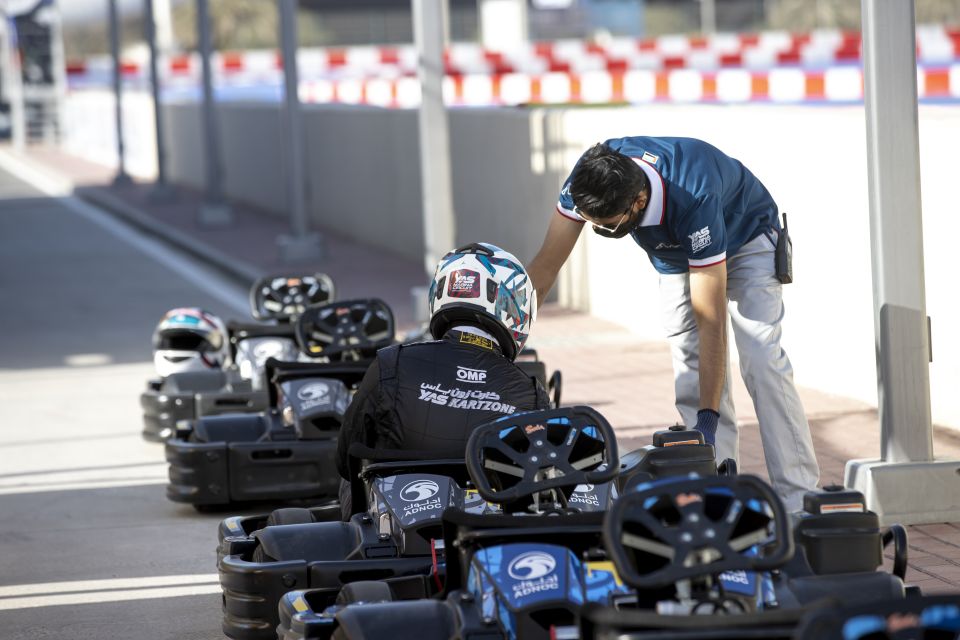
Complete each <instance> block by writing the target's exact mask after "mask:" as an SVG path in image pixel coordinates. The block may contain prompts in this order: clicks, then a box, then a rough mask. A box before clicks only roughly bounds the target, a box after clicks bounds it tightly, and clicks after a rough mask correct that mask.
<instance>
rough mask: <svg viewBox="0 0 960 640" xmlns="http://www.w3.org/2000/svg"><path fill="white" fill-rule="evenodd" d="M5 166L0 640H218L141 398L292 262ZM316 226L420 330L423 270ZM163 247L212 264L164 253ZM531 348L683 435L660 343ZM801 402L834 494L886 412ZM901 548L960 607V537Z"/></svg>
mask: <svg viewBox="0 0 960 640" xmlns="http://www.w3.org/2000/svg"><path fill="white" fill-rule="evenodd" d="M10 158H11V157H10V155H9V154H8V153H5V152H3V151H2V150H0V295H2V299H4V301H5V303H6V304H5V305H4V313H3V314H0V327H2V330H0V354H2V355H0V514H3V518H2V519H0V629H3V630H4V631H3V632H0V636H2V637H5V638H6V637H15V638H34V637H37V638H39V637H50V636H56V635H58V634H59V630H60V629H62V628H65V627H66V626H67V625H73V626H72V627H71V635H72V636H73V637H78V638H79V637H83V638H86V637H89V638H103V637H113V636H117V635H123V633H124V632H125V631H127V630H128V629H129V628H130V625H133V624H136V625H138V627H137V628H143V627H141V625H143V623H146V624H147V627H146V629H147V631H146V632H145V633H144V634H140V633H138V635H140V636H141V637H150V638H174V637H176V638H200V637H208V638H209V637H217V635H218V633H219V607H218V602H217V600H218V599H217V596H216V593H217V588H216V583H215V580H216V577H215V575H214V574H213V572H214V567H213V561H212V558H213V547H214V540H215V539H214V536H215V531H214V523H215V522H216V521H217V520H218V519H219V517H220V516H216V515H213V516H210V515H200V514H197V513H195V512H194V511H193V510H192V509H189V508H182V507H178V506H175V505H172V504H170V503H168V502H167V501H166V500H164V499H163V496H162V486H161V483H162V482H163V478H164V476H165V467H164V465H163V462H162V461H163V452H162V449H161V448H160V447H159V446H157V445H154V444H149V443H144V442H142V441H140V439H139V430H140V424H139V407H138V406H137V402H136V397H137V395H138V393H139V392H140V389H141V388H142V385H143V381H144V380H145V379H146V378H147V377H148V376H149V375H150V370H151V365H150V363H149V357H150V352H149V335H150V332H151V330H152V328H153V326H154V325H155V323H156V322H157V320H158V319H159V317H160V315H161V314H162V312H163V311H164V310H165V309H167V308H170V307H173V306H179V305H187V304H197V305H202V306H207V307H210V308H211V309H212V310H213V311H215V312H217V313H221V314H223V315H224V316H227V317H233V318H240V317H243V315H244V313H245V311H244V306H245V302H244V301H245V294H244V292H243V290H242V287H241V286H240V285H239V284H238V283H242V282H249V280H250V279H252V277H254V276H255V275H256V274H258V273H264V272H269V271H277V270H282V269H284V268H285V266H284V265H283V264H282V262H281V261H280V259H279V254H278V252H277V250H276V248H275V244H274V238H276V236H277V235H279V234H282V233H284V232H286V226H285V224H284V222H283V221H282V220H278V219H275V218H271V217H269V216H266V215H264V214H263V213H262V212H258V211H255V210H253V209H250V208H246V207H241V206H236V207H235V213H236V221H235V223H234V224H233V225H232V226H230V227H228V228H210V227H204V226H202V225H200V224H199V223H198V222H197V220H198V217H197V207H198V206H199V204H200V203H201V198H200V197H199V195H198V194H194V193H190V192H186V191H178V192H177V194H176V195H177V198H176V200H174V201H166V202H162V201H161V202H158V201H156V200H154V199H153V198H152V197H151V195H150V194H151V189H150V188H149V187H148V186H143V185H130V186H127V187H122V188H121V187H110V186H104V185H106V184H107V183H108V182H109V179H110V178H111V177H112V176H111V173H110V172H109V171H107V170H105V169H103V168H101V167H97V166H95V165H90V164H88V163H84V162H82V161H79V160H76V159H73V158H69V157H66V156H63V155H61V154H59V153H57V152H55V151H52V150H32V151H31V152H30V154H29V156H28V157H27V158H26V159H25V160H24V159H20V160H17V161H16V162H13V161H11V159H10ZM11 172H12V173H15V174H16V175H18V176H21V177H25V178H29V179H30V181H31V182H32V183H35V184H37V185H40V186H42V187H44V188H46V189H47V190H48V192H49V193H53V194H57V193H64V192H65V190H68V189H70V188H71V187H72V186H73V185H77V186H78V187H82V188H81V189H80V190H79V191H78V194H80V195H82V197H83V198H84V200H86V201H87V202H97V203H100V204H101V205H104V206H105V207H107V208H109V209H110V210H111V211H112V213H113V214H114V215H115V216H116V218H112V217H108V216H105V215H104V214H103V213H102V212H99V211H97V210H96V209H95V208H93V207H91V206H89V205H85V204H84V203H83V202H80V201H78V200H76V199H64V198H51V197H48V195H47V194H44V193H41V192H39V191H37V190H36V189H34V188H33V187H31V186H29V185H28V184H26V183H24V182H23V181H21V180H19V179H17V178H15V177H13V175H12V173H11ZM84 185H86V186H85V187H84ZM116 220H123V221H124V224H119V223H117V222H116ZM129 225H132V226H129ZM131 229H135V230H136V232H133V231H131ZM321 231H322V232H323V234H324V237H325V239H326V243H325V244H326V249H327V252H326V255H325V257H324V258H323V259H322V260H319V261H316V262H314V263H309V264H304V265H297V268H302V269H310V270H314V269H316V270H322V271H324V272H326V273H328V274H329V275H331V276H332V277H333V279H334V281H335V282H336V283H337V285H338V288H339V292H340V297H353V296H370V295H378V296H381V297H383V298H384V299H386V300H387V301H388V302H389V303H390V304H391V306H393V307H394V309H395V311H396V313H397V316H398V319H399V321H400V323H401V325H403V326H404V327H408V328H409V327H412V326H413V319H414V313H413V307H412V303H411V297H410V295H409V291H410V288H411V287H414V286H421V285H423V284H424V278H423V276H422V272H421V267H420V265H418V264H413V263H411V262H409V261H405V260H403V259H401V258H398V257H396V256H388V255H384V254H383V253H382V252H373V251H370V250H369V249H368V248H366V247H363V246H360V245H357V244H355V243H351V242H348V241H346V240H344V239H343V238H338V237H337V236H336V234H335V233H334V232H332V231H330V230H321ZM160 237H163V238H166V239H167V240H169V241H172V242H174V243H175V244H176V245H177V246H179V247H180V248H181V249H185V250H187V251H189V252H193V253H195V254H197V255H201V256H203V257H204V260H203V261H202V263H201V262H190V261H189V260H188V259H187V258H185V257H183V256H182V255H180V254H179V253H175V252H174V253H171V250H170V249H165V248H164V246H165V245H164V244H162V243H158V242H156V241H155V239H156V238H160ZM144 238H146V239H144ZM531 346H534V347H535V348H537V349H538V350H539V352H540V355H541V357H542V358H543V359H544V360H545V361H546V362H547V364H548V366H549V367H550V368H558V369H561V370H562V371H563V374H564V401H565V403H568V404H590V405H593V406H595V407H596V408H598V409H599V410H600V411H601V412H602V413H604V415H606V416H607V417H608V418H609V419H610V421H611V422H612V423H613V425H614V426H615V428H616V429H617V432H618V435H619V438H620V440H621V443H622V445H623V446H624V447H625V448H630V447H634V446H639V445H643V444H646V443H647V442H648V441H649V435H650V434H651V433H652V432H653V431H654V430H656V429H659V428H663V427H664V426H667V425H669V424H672V423H673V422H674V421H675V419H676V413H675V410H674V408H673V406H672V377H671V372H670V360H669V354H668V352H667V349H666V345H665V344H664V343H660V342H643V341H640V340H637V339H636V338H634V337H633V336H631V335H630V333H629V332H627V331H625V330H623V329H622V328H620V327H618V326H615V325H612V324H608V323H603V322H600V321H597V320H596V319H594V318H591V317H589V316H586V315H583V314H577V313H570V312H566V311H563V310H560V309H556V308H549V307H548V308H546V309H545V310H544V312H543V313H542V314H541V317H540V319H539V320H538V323H537V325H536V327H535V329H534V337H533V339H532V340H531ZM801 395H802V397H803V400H804V405H805V407H806V410H807V412H808V415H809V417H810V420H811V426H812V429H813V433H814V440H815V445H816V448H817V453H818V457H819V460H820V463H821V466H822V469H823V481H824V483H830V482H840V481H841V480H842V478H843V465H844V463H845V461H846V460H848V459H850V458H860V457H872V456H875V455H876V453H877V452H878V451H879V427H878V424H877V415H876V412H875V410H873V409H872V408H871V407H869V406H867V405H863V404H861V403H858V402H855V401H852V400H849V399H846V398H839V397H834V396H829V395H827V394H823V393H820V392H817V391H813V390H809V389H801ZM735 399H736V401H737V407H738V410H739V417H740V420H741V423H742V424H743V434H742V459H741V469H742V470H744V471H748V472H753V473H757V474H759V475H761V476H763V475H765V471H764V467H763V454H762V449H761V446H760V441H759V435H758V431H757V425H756V417H755V416H754V415H753V413H752V409H751V408H750V403H749V400H748V398H747V396H746V393H745V391H744V389H743V387H742V385H739V384H738V386H737V387H736V391H735ZM935 443H936V451H937V454H938V455H939V456H943V457H951V458H953V459H958V458H960V437H958V435H957V434H956V433H955V432H951V431H947V430H942V429H937V430H936V432H935ZM910 536H911V538H910V540H911V551H910V558H911V566H910V572H909V575H908V579H909V580H910V581H911V582H912V583H914V584H917V585H919V586H921V588H923V589H924V591H925V592H928V593H933V592H957V593H960V526H958V525H957V524H950V523H944V524H932V525H924V526H914V527H911V528H910ZM80 581H97V582H93V583H88V582H80ZM150 590H152V592H151V591H150ZM191 594H195V595H191ZM161 621H162V623H161ZM151 623H155V624H151ZM10 630H14V631H13V632H12V635H11V631H10Z"/></svg>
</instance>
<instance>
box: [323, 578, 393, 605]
mask: <svg viewBox="0 0 960 640" xmlns="http://www.w3.org/2000/svg"><path fill="white" fill-rule="evenodd" d="M392 601H393V592H391V591H390V587H388V586H387V585H386V584H385V583H383V582H377V581H374V580H361V581H359V582H349V583H347V584H345V585H343V589H341V590H340V593H338V594H337V604H342V605H347V604H353V603H356V602H368V603H369V602H392Z"/></svg>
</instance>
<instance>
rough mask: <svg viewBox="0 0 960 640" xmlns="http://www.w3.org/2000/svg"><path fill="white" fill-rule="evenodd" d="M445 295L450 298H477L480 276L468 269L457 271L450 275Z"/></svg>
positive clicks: (478, 295)
mask: <svg viewBox="0 0 960 640" xmlns="http://www.w3.org/2000/svg"><path fill="white" fill-rule="evenodd" d="M449 282H450V284H449V285H448V287H447V295H449V296H450V297H451V298H479V297H480V274H479V273H477V272H476V271H471V270H470V269H457V270H456V271H454V272H453V273H451V274H450V280H449Z"/></svg>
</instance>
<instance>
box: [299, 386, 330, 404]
mask: <svg viewBox="0 0 960 640" xmlns="http://www.w3.org/2000/svg"><path fill="white" fill-rule="evenodd" d="M329 394H330V387H329V386H328V385H327V384H326V383H323V382H313V383H310V384H306V385H304V386H302V387H300V390H299V391H297V397H298V398H300V399H301V400H303V401H304V402H317V403H324V402H329V400H328V399H327V396H328V395H329Z"/></svg>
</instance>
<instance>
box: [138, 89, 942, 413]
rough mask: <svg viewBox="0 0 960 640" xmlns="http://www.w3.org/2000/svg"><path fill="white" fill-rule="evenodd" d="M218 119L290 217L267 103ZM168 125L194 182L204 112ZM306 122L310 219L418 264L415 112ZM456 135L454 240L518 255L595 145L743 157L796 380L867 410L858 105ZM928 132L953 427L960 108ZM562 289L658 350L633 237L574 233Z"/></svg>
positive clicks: (230, 174)
mask: <svg viewBox="0 0 960 640" xmlns="http://www.w3.org/2000/svg"><path fill="white" fill-rule="evenodd" d="M218 111H219V114H220V125H221V127H222V129H221V131H222V139H223V147H224V155H223V159H224V173H225V176H226V190H227V193H228V195H229V196H230V197H232V198H238V199H241V200H246V201H249V202H252V203H255V204H257V205H260V206H261V207H263V208H265V209H267V210H270V211H272V212H273V213H275V214H276V215H284V210H285V195H284V194H285V191H284V184H283V181H282V176H283V162H282V157H283V154H282V153H281V151H280V149H281V146H280V142H279V135H280V134H279V132H280V128H279V112H278V109H277V106H276V105H263V104H256V105H244V104H224V105H221V106H220V107H219V110H218ZM167 114H168V123H169V126H168V130H169V137H170V144H169V146H168V149H169V154H170V167H169V169H170V175H171V179H172V180H173V181H175V182H182V183H187V184H193V185H195V186H199V185H200V184H202V181H203V176H204V171H203V166H204V165H203V155H202V147H201V145H200V143H201V141H202V139H203V138H202V136H201V135H200V129H199V124H200V118H199V110H198V107H197V105H189V104H183V105H170V106H168V107H167ZM305 116H306V135H307V138H308V140H307V160H306V162H307V176H308V181H309V184H308V203H309V211H310V213H311V216H312V219H313V220H314V223H315V224H316V225H318V227H319V228H325V229H331V230H336V231H337V232H338V233H341V234H343V235H346V236H348V237H352V238H357V239H360V240H363V241H365V242H368V243H372V244H374V245H378V246H381V247H383V248H384V249H386V250H389V251H393V252H396V253H398V254H401V255H404V256H407V257H409V258H411V259H414V260H417V261H419V260H421V259H422V250H423V241H422V227H421V219H420V178H419V165H418V162H419V160H418V152H417V133H416V126H417V123H416V113H415V112H412V111H401V110H381V109H375V108H357V107H349V108H348V107H335V106H308V107H306V108H305ZM450 123H451V131H450V133H451V152H452V162H453V166H452V175H453V181H454V186H453V193H454V206H455V209H456V216H457V224H458V230H457V241H458V242H466V241H475V240H489V241H492V242H496V243H498V244H500V245H502V246H504V247H506V248H508V249H509V250H511V251H513V252H514V253H516V254H517V256H518V257H520V258H521V260H524V261H529V259H530V258H532V257H533V255H534V254H535V253H536V250H537V248H538V247H539V245H540V242H541V240H542V238H543V233H544V231H545V229H546V225H547V223H548V221H549V219H550V216H552V215H554V214H553V213H552V212H553V206H554V203H555V200H556V195H557V190H558V187H559V185H560V182H561V181H562V180H563V178H564V177H565V176H566V174H567V173H568V171H569V169H570V168H571V167H572V165H573V163H574V162H575V160H576V158H577V157H578V156H579V154H580V153H581V152H582V150H583V149H585V148H586V147H588V146H589V145H591V144H593V143H594V142H597V141H598V140H602V139H604V138H608V137H613V136H622V135H632V134H640V133H643V134H646V135H683V136H692V137H699V138H703V139H706V140H708V141H710V142H711V143H713V144H715V145H717V146H718V147H720V148H721V149H723V150H724V151H726V152H727V153H729V154H730V155H732V156H734V157H737V158H739V159H740V160H741V161H743V162H744V163H745V164H746V165H747V166H748V167H750V169H751V170H752V171H753V172H754V173H755V174H756V175H757V176H758V177H759V178H760V179H761V180H762V181H763V182H764V183H765V184H766V185H767V187H768V188H769V190H770V192H771V193H772V194H773V196H774V198H775V199H776V200H777V202H778V204H779V205H780V208H781V210H784V211H787V212H788V213H789V214H790V228H791V233H792V236H793V238H794V268H795V275H796V282H795V284H792V285H790V286H788V287H786V288H785V290H784V292H785V293H784V297H785V303H786V306H787V315H786V320H785V321H784V332H785V337H784V346H785V348H786V350H787V353H788V354H789V355H790V357H791V359H792V360H793V363H794V367H795V370H796V378H797V381H798V383H800V384H802V385H806V386H810V387H814V388H818V389H822V390H824V391H828V392H833V393H836V394H838V395H844V396H851V397H855V398H859V399H861V400H864V401H866V402H869V403H873V404H875V403H876V399H877V394H876V364H875V344H874V343H875V339H874V326H873V297H872V280H871V277H872V276H871V266H870V220H869V208H868V194H867V178H866V140H865V136H866V134H865V129H866V127H865V117H864V110H863V107H862V106H848V107H810V106H807V107H785V106H776V107H774V106H763V105H741V106H700V105H690V106H677V105H669V106H668V105H660V106H645V107H633V108H610V109H569V110H565V109H555V110H543V109H532V110H519V109H457V110H452V111H451V113H450ZM920 135H921V139H920V161H921V170H922V188H923V218H924V248H925V251H926V265H925V266H926V269H925V277H926V294H927V307H928V309H927V310H928V313H929V315H930V316H931V317H932V319H933V341H932V344H933V353H934V361H933V363H932V364H931V367H930V375H931V393H932V406H933V417H934V421H935V422H938V423H941V424H950V425H955V426H958V427H960V400H958V399H957V398H958V395H957V389H958V388H960V334H958V333H957V332H955V331H953V330H952V328H953V324H954V318H956V317H958V312H960V296H958V290H960V287H958V285H957V283H956V280H955V276H954V274H953V270H952V268H951V267H950V263H949V262H948V261H949V260H950V259H951V257H952V256H953V254H954V245H955V244H956V237H957V234H956V232H955V227H954V225H955V219H956V218H957V215H956V214H957V213H958V206H957V204H956V202H957V198H956V196H955V183H956V177H955V175H954V174H955V173H956V169H955V167H956V164H957V161H956V157H957V151H956V150H957V149H960V109H957V108H956V107H954V106H923V107H921V109H920ZM135 146H136V145H135ZM141 146H142V145H141ZM912 213H913V212H904V215H911V214H912ZM558 289H559V290H560V291H559V293H560V299H561V302H563V303H564V304H566V305H568V306H572V307H575V308H580V309H583V310H588V311H590V312H591V313H593V314H595V315H597V316H600V317H603V318H606V319H609V320H612V321H614V322H618V323H621V324H623V325H625V326H627V327H629V328H631V329H632V330H633V331H635V332H636V333H637V334H639V335H641V336H643V337H646V338H650V339H660V338H662V332H661V329H660V318H659V311H658V294H657V276H656V273H655V272H654V271H653V269H652V267H650V265H649V262H648V261H647V259H646V257H645V255H644V254H643V252H642V251H640V250H639V249H638V248H637V247H636V246H635V245H634V244H633V243H632V241H631V240H629V239H624V240H620V241H616V242H614V241H610V240H605V239H601V238H599V237H596V236H595V234H592V233H589V232H588V233H584V234H583V236H582V238H581V241H580V242H579V244H578V246H577V248H576V249H575V251H574V256H573V257H572V259H571V261H570V262H569V263H568V268H567V269H566V270H565V273H563V274H561V279H560V284H559V286H558Z"/></svg>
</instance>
